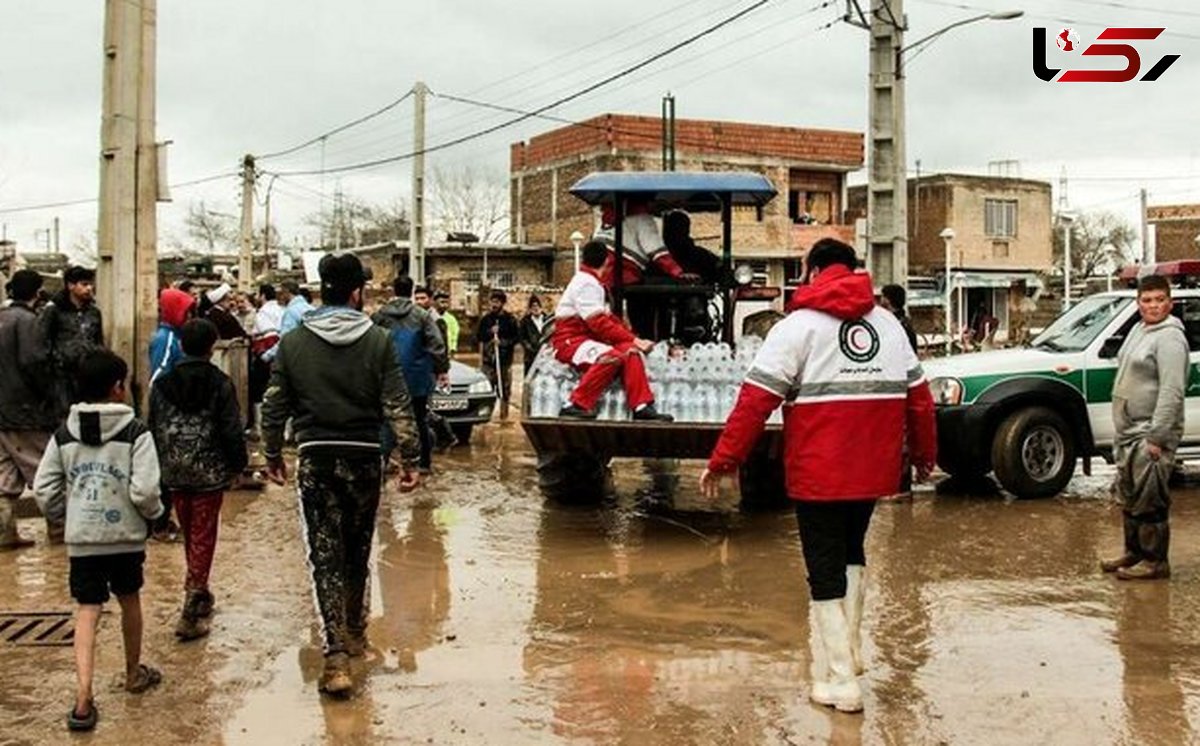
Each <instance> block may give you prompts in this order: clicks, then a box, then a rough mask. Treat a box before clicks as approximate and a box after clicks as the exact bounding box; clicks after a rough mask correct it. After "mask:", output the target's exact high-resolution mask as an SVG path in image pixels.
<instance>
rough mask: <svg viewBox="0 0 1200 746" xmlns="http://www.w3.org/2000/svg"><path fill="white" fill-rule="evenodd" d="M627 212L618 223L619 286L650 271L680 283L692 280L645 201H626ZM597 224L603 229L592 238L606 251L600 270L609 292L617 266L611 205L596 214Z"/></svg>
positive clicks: (613, 211) (639, 279) (631, 283)
mask: <svg viewBox="0 0 1200 746" xmlns="http://www.w3.org/2000/svg"><path fill="white" fill-rule="evenodd" d="M628 209H629V212H627V213H626V215H625V219H624V220H623V221H622V222H621V244H622V248H623V249H624V251H623V252H622V263H621V284H622V285H624V286H625V287H628V286H630V285H637V284H638V283H640V282H641V281H642V277H643V275H645V274H646V272H647V271H648V270H650V269H653V270H655V271H657V272H658V273H659V274H662V275H665V276H666V277H670V278H672V279H675V280H679V281H681V282H683V281H686V280H690V279H693V278H694V277H695V276H694V275H689V274H687V273H686V272H685V271H684V269H683V267H681V266H679V262H677V261H675V257H673V256H671V251H670V250H669V249H668V248H667V244H666V242H665V241H664V240H663V237H662V232H661V231H660V230H659V229H658V223H656V222H655V221H654V216H653V215H652V214H651V213H650V203H649V202H648V201H645V200H639V201H630V203H629V206H628ZM600 222H601V223H602V224H603V227H602V228H601V229H600V230H599V231H597V232H596V235H595V238H596V240H598V241H602V242H603V243H604V245H605V247H606V248H607V249H608V252H609V257H608V261H607V263H606V265H605V268H604V270H605V271H604V286H605V287H607V288H609V289H612V286H613V278H614V277H615V276H616V272H615V270H614V268H615V266H616V263H617V254H616V251H617V249H616V246H617V239H616V230H615V226H616V223H617V218H616V211H615V210H614V209H613V207H612V205H605V206H604V208H603V209H602V210H601V211H600Z"/></svg>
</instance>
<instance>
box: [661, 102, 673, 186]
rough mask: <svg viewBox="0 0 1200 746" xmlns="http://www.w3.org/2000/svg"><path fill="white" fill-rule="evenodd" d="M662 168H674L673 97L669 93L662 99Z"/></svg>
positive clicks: (669, 169) (666, 169)
mask: <svg viewBox="0 0 1200 746" xmlns="http://www.w3.org/2000/svg"><path fill="white" fill-rule="evenodd" d="M662 151H663V152H662V170H663V171H674V170H675V97H674V96H672V95H671V94H670V93H668V94H667V95H665V96H663V100H662Z"/></svg>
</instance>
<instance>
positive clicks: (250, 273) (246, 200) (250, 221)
mask: <svg viewBox="0 0 1200 746" xmlns="http://www.w3.org/2000/svg"><path fill="white" fill-rule="evenodd" d="M254 180H255V174H254V156H252V155H246V157H244V158H242V227H241V247H240V251H239V252H238V290H240V291H242V292H243V293H246V292H249V291H250V289H251V287H253V285H254Z"/></svg>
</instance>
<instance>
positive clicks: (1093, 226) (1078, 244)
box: [1054, 212, 1138, 277]
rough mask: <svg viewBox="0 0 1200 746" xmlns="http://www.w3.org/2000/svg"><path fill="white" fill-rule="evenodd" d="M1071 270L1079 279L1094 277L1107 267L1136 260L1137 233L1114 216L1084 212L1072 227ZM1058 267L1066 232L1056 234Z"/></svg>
mask: <svg viewBox="0 0 1200 746" xmlns="http://www.w3.org/2000/svg"><path fill="white" fill-rule="evenodd" d="M1070 231H1071V267H1072V269H1073V271H1074V272H1076V273H1078V275H1079V276H1080V277H1092V276H1094V275H1095V274H1096V273H1097V272H1098V271H1100V270H1101V269H1102V268H1103V267H1104V266H1105V265H1107V264H1109V263H1115V264H1116V265H1118V266H1120V265H1124V264H1130V263H1132V262H1134V261H1135V260H1136V257H1137V252H1136V251H1135V243H1136V242H1137V240H1138V231H1137V229H1135V228H1134V227H1133V225H1132V224H1131V223H1130V222H1129V221H1128V220H1126V219H1125V218H1123V217H1121V216H1120V215H1117V214H1116V213H1114V212H1085V213H1083V214H1081V215H1079V216H1077V217H1076V218H1075V221H1074V222H1073V223H1071V228H1070ZM1054 255H1055V263H1056V264H1061V263H1062V256H1063V231H1062V229H1061V228H1058V229H1056V230H1055V231H1054Z"/></svg>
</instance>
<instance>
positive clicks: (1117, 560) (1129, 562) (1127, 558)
mask: <svg viewBox="0 0 1200 746" xmlns="http://www.w3.org/2000/svg"><path fill="white" fill-rule="evenodd" d="M1137 563H1138V558H1137V557H1136V556H1135V555H1132V554H1128V553H1126V554H1122V555H1121V556H1120V557H1113V558H1111V559H1106V560H1100V571H1101V572H1116V571H1117V570H1120V569H1121V568H1123V567H1133V566H1134V565H1136V564H1137Z"/></svg>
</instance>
